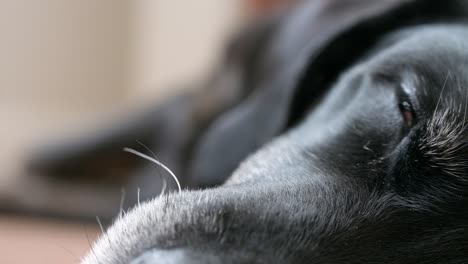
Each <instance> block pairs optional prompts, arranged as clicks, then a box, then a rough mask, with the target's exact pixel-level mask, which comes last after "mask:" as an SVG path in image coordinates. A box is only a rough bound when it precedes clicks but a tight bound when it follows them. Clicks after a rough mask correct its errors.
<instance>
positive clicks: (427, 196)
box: [387, 124, 468, 206]
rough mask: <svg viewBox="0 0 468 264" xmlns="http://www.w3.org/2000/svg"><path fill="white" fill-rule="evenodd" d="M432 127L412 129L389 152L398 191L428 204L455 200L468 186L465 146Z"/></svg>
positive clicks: (390, 177) (425, 125)
mask: <svg viewBox="0 0 468 264" xmlns="http://www.w3.org/2000/svg"><path fill="white" fill-rule="evenodd" d="M433 129H434V128H433V127H430V126H429V125H428V124H424V125H421V126H420V127H419V128H418V129H415V130H413V131H411V132H410V133H409V134H408V136H406V137H405V138H404V139H403V140H402V141H401V143H400V144H399V145H398V147H397V149H396V150H395V151H394V152H393V153H392V155H391V156H390V158H389V160H390V169H389V173H388V175H387V179H388V181H389V182H390V183H391V186H392V187H393V188H394V190H395V191H396V192H397V194H399V195H401V196H402V197H404V198H406V199H407V200H408V201H413V202H416V201H418V202H419V203H421V202H423V203H424V204H426V205H428V206H436V205H437V204H438V203H441V202H442V203H449V202H450V201H451V200H456V199H458V198H459V197H461V196H464V195H466V191H465V190H466V189H467V187H468V186H467V182H466V176H465V175H467V174H468V171H467V167H468V166H467V165H468V164H466V158H465V157H466V154H465V153H463V152H464V149H465V148H463V147H462V146H460V145H457V146H456V147H454V144H457V143H455V142H457V140H459V139H456V138H455V137H447V138H445V137H444V135H443V132H442V131H434V130H433ZM450 142H452V143H451V144H450ZM460 142H463V141H460ZM451 146H452V147H453V148H452V149H450V148H451Z"/></svg>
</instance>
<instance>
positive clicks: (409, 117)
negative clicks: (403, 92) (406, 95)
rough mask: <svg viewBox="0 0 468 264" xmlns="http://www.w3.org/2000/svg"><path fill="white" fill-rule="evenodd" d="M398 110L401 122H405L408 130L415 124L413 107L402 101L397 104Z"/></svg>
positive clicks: (406, 101)
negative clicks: (401, 118)
mask: <svg viewBox="0 0 468 264" xmlns="http://www.w3.org/2000/svg"><path fill="white" fill-rule="evenodd" d="M398 108H399V109H400V112H401V114H402V117H403V121H404V122H405V124H406V126H407V127H408V128H411V127H412V126H413V125H414V122H415V113H414V109H413V106H412V105H411V103H410V102H409V101H408V100H402V101H401V102H400V103H399V104H398Z"/></svg>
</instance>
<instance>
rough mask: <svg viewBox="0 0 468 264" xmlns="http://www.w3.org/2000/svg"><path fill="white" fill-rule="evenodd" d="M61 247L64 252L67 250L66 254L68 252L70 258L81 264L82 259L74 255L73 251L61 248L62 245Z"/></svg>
mask: <svg viewBox="0 0 468 264" xmlns="http://www.w3.org/2000/svg"><path fill="white" fill-rule="evenodd" d="M59 247H60V248H62V249H63V250H65V252H67V253H68V254H69V255H70V256H72V257H73V258H74V259H75V260H77V261H78V262H80V258H79V257H78V256H77V255H76V254H75V253H73V251H71V250H69V249H68V248H66V247H64V246H61V245H59Z"/></svg>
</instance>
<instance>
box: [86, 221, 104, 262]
mask: <svg viewBox="0 0 468 264" xmlns="http://www.w3.org/2000/svg"><path fill="white" fill-rule="evenodd" d="M83 228H84V231H85V236H86V240H87V241H88V245H89V250H90V252H91V254H93V256H94V258H95V259H96V261H98V263H100V261H99V259H98V256H97V255H96V252H94V247H93V245H92V244H91V239H89V234H88V229H87V228H86V225H85V224H83Z"/></svg>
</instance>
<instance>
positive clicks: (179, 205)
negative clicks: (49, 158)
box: [83, 1, 468, 264]
mask: <svg viewBox="0 0 468 264" xmlns="http://www.w3.org/2000/svg"><path fill="white" fill-rule="evenodd" d="M311 2H312V1H311ZM317 2H320V3H322V2H321V1H317ZM331 2H333V1H331ZM338 2H339V1H338ZM338 2H334V4H331V5H330V6H326V5H325V6H326V7H328V8H331V7H332V6H334V5H335V6H334V7H335V8H336V7H337V6H339V5H343V7H342V8H344V9H346V4H338ZM382 2H386V3H387V4H388V3H398V4H396V5H395V6H396V7H395V6H392V4H389V6H386V7H385V8H383V9H379V7H372V8H375V9H372V8H370V9H367V10H368V12H369V13H366V12H363V13H362V14H363V15H362V16H359V19H357V20H356V21H355V23H351V24H352V26H349V27H346V29H347V30H345V31H343V32H341V33H337V34H334V35H333V37H331V38H330V39H334V40H333V41H331V40H330V39H329V40H327V41H325V43H326V45H325V44H324V46H323V49H322V53H320V55H317V54H315V55H314V53H313V52H312V54H313V56H312V55H311V56H306V57H305V58H306V59H307V60H304V57H302V59H301V57H300V58H299V60H298V61H295V62H294V63H295V64H294V63H293V64H290V65H287V67H286V68H284V67H282V66H284V65H283V63H284V61H281V60H279V61H276V62H277V63H279V64H281V65H276V64H274V65H272V68H275V67H276V68H278V69H289V70H288V71H286V72H285V76H284V75H283V77H284V78H283V79H281V78H279V79H277V80H278V82H277V83H276V84H275V85H277V86H278V85H286V86H283V87H282V88H278V89H267V88H268V87H267V88H263V89H261V88H258V89H257V90H255V91H254V92H253V95H252V96H251V97H249V99H248V100H247V101H246V102H245V103H243V104H241V106H239V107H235V108H233V110H232V111H228V112H226V113H225V114H223V115H221V116H222V117H224V118H222V119H221V120H220V122H221V123H215V124H213V125H212V127H211V129H209V132H207V134H206V135H207V136H206V137H205V139H206V140H207V141H201V142H202V143H201V144H202V146H201V147H200V149H199V153H201V154H200V155H198V156H197V160H199V161H200V160H206V158H207V157H208V158H212V159H213V162H216V160H219V159H222V158H226V156H227V159H229V157H231V158H232V159H233V160H237V159H238V158H240V157H243V158H244V159H245V161H243V162H242V164H241V165H240V166H239V167H238V168H237V169H236V170H235V172H234V173H233V174H232V175H231V177H229V179H228V180H227V181H226V182H225V183H224V184H223V185H222V186H219V187H216V188H212V189H205V190H185V191H182V192H181V193H171V194H167V195H163V196H160V197H157V198H155V199H152V200H150V201H149V202H147V203H143V204H141V205H140V206H136V207H135V208H134V209H132V210H131V211H130V212H128V213H127V214H126V215H125V216H123V217H121V218H119V219H118V220H117V221H116V222H115V223H114V225H113V226H112V227H110V229H109V230H108V231H107V232H106V234H104V235H103V236H102V237H101V238H100V239H99V241H98V242H97V244H96V245H95V246H94V247H93V250H92V251H91V252H90V253H89V255H88V256H87V257H86V258H85V259H84V260H83V263H84V264H126V263H132V264H145V263H146V264H149V263H213V264H215V263H233V264H234V263H295V264H299V263H323V264H330V263H337V264H338V263H347V264H358V263H366V264H369V263H396V264H409V263H423V264H442V263H444V264H461V263H468V253H467V252H468V239H467V238H468V233H467V231H468V222H467V219H468V186H467V180H468V154H467V153H468V143H467V142H468V141H467V138H468V126H467V122H468V121H467V116H466V113H467V110H468V109H467V98H468V90H467V87H468V74H467V73H468V27H466V25H465V24H464V22H463V20H462V19H461V18H457V15H456V14H458V13H459V12H462V11H463V9H462V7H463V5H462V4H460V3H459V2H457V1H453V2H450V3H443V4H441V5H438V4H437V3H438V1H421V2H420V1H401V2H399V1H382ZM439 3H440V2H439ZM316 5H318V4H314V5H312V4H310V3H309V4H306V5H305V7H307V8H311V10H312V11H314V12H318V15H317V13H316V15H314V16H313V17H314V18H316V17H317V16H319V17H320V16H322V19H324V16H325V15H323V14H326V12H325V11H324V10H326V8H325V9H323V6H322V7H321V8H322V9H321V8H319V7H317V6H316ZM418 5H419V6H420V7H424V8H423V9H418V13H415V12H413V11H414V9H413V8H414V7H415V6H418ZM389 7H391V8H389ZM439 7H440V9H438V8H439ZM455 7H456V8H455ZM353 8H354V7H353ZM364 9H365V8H364ZM364 9H363V10H364ZM317 10H318V11H317ZM369 10H373V11H372V12H371V11H369ZM376 10H381V11H382V12H380V11H379V12H377V11H376ZM434 10H437V12H433V11H434ZM453 10H455V11H453ZM309 11H310V10H309ZM304 12H306V11H304V10H299V11H296V12H292V13H291V14H290V16H293V17H295V18H297V17H301V16H302V15H304ZM321 12H322V13H321ZM395 12H397V13H398V14H400V15H401V16H399V17H398V21H394V20H392V19H390V20H389V16H388V15H389V14H390V15H394V14H395ZM312 13H313V12H312ZM434 13H435V14H437V15H434ZM370 14H373V15H374V16H372V15H370ZM424 14H426V15H427V16H426V17H425V15H424ZM443 14H446V15H447V16H448V17H450V18H451V19H452V18H453V19H454V20H456V22H451V23H445V22H440V21H439V20H440V17H442V16H443ZM309 16H311V14H310V13H309V14H308V15H305V17H306V18H307V17H309ZM390 17H392V16H390ZM302 18H303V17H302ZM415 18H417V19H415ZM423 18H424V19H423ZM455 18H457V19H455ZM312 20H313V19H312ZM299 21H304V20H303V19H300V20H299ZM415 21H417V23H416V22H415ZM348 22H349V21H348ZM282 23H283V25H291V24H288V23H286V22H282ZM405 23H406V24H405ZM280 24H281V23H280ZM293 25H294V27H293V28H294V29H295V30H297V29H298V27H299V29H300V30H303V29H304V28H301V27H300V26H298V24H293ZM348 25H349V24H348ZM375 26H378V27H377V28H378V29H380V30H377V28H375ZM283 30H286V31H287V30H289V29H287V27H286V26H285V27H283ZM366 30H370V31H371V32H375V33H376V34H375V35H372V37H366V38H365V39H366V40H367V42H366V41H364V42H359V44H356V42H357V41H361V40H362V38H363V37H362V36H361V35H359V34H362V32H366ZM373 30H374V31H373ZM280 31H281V30H280ZM287 32H288V31H287ZM296 33H297V32H296ZM299 33H300V31H299ZM377 33H378V34H377ZM278 34H279V36H281V38H280V39H282V38H285V36H289V37H291V35H287V34H286V35H282V34H280V33H278ZM370 38H371V39H372V40H369V39H370ZM293 39H294V38H293ZM286 40H291V38H287V39H286ZM296 40H297V39H296ZM338 40H339V43H338V44H336V41H338ZM272 41H273V40H272ZM283 41H284V39H283ZM275 43H277V42H274V41H273V44H272V45H273V46H274V44H275ZM315 43H316V42H315ZM344 44H348V45H349V46H347V50H351V49H353V46H352V45H351V44H356V50H355V51H354V52H351V51H350V53H352V56H351V55H346V56H345V57H339V58H337V57H333V58H327V59H325V58H326V57H321V58H319V57H320V56H323V54H332V51H334V50H342V47H343V45H344ZM305 46H307V45H305ZM306 50H307V48H306ZM277 52H279V53H280V54H283V55H284V53H283V52H284V51H277ZM347 52H348V51H347ZM299 54H303V53H299ZM306 54H309V55H310V50H309V52H308V53H307V52H306ZM340 59H343V60H344V61H342V62H343V63H340V64H339V65H337V64H328V65H327V62H329V63H330V62H341V60H340ZM317 65H320V66H323V67H325V68H333V72H327V73H323V75H314V74H317ZM319 68H321V67H319ZM270 77H271V78H275V77H277V76H270ZM320 78H322V79H321V80H320V81H318V80H317V79H320ZM283 81H284V82H283ZM263 84H264V83H263ZM288 84H289V86H288ZM314 85H317V87H315V86H314ZM322 86H323V87H322ZM278 87H279V86H278ZM319 91H320V92H319ZM276 92H278V93H279V95H280V97H278V94H276ZM265 94H266V95H265ZM298 96H299V97H298ZM311 97H312V98H315V100H312V99H311ZM256 100H260V101H261V103H259V102H257V101H256ZM283 100H286V101H288V102H290V104H288V103H285V101H283ZM254 102H255V103H254ZM259 105H260V106H264V107H265V109H263V108H262V107H259V108H258V106H259ZM272 105H273V108H272ZM275 107H276V108H278V109H276V108H275ZM272 109H275V110H272ZM265 110H268V111H270V110H271V112H265ZM259 111H260V112H259ZM247 113H248V114H247ZM233 117H237V119H236V118H234V119H232V118H233ZM253 117H255V118H258V117H261V118H266V119H268V120H264V119H255V118H253ZM252 118H253V119H252ZM252 120H257V122H258V123H259V124H262V125H263V126H264V127H262V128H261V129H259V130H258V131H256V130H255V129H253V128H257V127H258V126H256V125H252V126H247V125H246V126H245V130H236V128H238V126H237V125H239V124H244V125H245V124H251V123H249V122H250V121H252ZM270 121H271V122H270ZM273 121H275V122H273ZM280 124H281V125H280ZM241 127H242V126H241ZM242 129H243V128H242ZM210 131H211V132H210ZM219 131H228V132H226V134H224V133H216V132H219ZM237 133H238V134H237ZM267 134H268V135H267ZM273 134H276V135H278V136H277V137H275V138H274V139H273V140H271V141H270V142H268V143H267V144H266V145H264V146H263V147H260V145H262V144H263V143H264V142H267V141H269V140H270V136H271V135H273ZM230 135H233V137H232V138H230ZM222 136H225V137H227V138H228V140H233V139H236V138H239V140H241V141H242V140H244V141H242V142H243V143H239V144H240V146H232V144H231V146H232V148H225V149H222V152H220V151H221V150H220V149H219V146H225V145H223V142H225V141H220V140H221V139H220V138H221V137H222ZM213 138H216V139H215V140H214V141H208V140H209V139H213ZM248 140H251V141H250V142H249V144H247V143H246V142H245V141H248ZM241 141H235V143H234V144H237V143H238V142H241ZM203 142H205V143H203ZM244 143H245V145H243V144H244ZM216 146H218V148H216V149H214V148H215V147H216ZM244 146H248V147H245V148H244ZM253 149H258V150H256V151H255V153H254V154H251V155H249V157H248V158H245V155H247V154H250V153H253ZM231 151H232V152H233V153H234V154H232V153H231V154H232V155H231V154H230V152H231ZM220 153H222V154H223V155H219V154H220ZM240 153H244V154H242V155H241V154H240ZM214 154H218V155H219V156H217V157H214ZM224 154H226V156H225V155H224ZM222 164H224V163H222V162H221V163H220V165H222ZM229 164H230V165H232V164H236V162H233V163H229ZM197 166H199V167H198V168H197V169H195V170H194V171H205V170H207V169H208V167H203V166H206V164H205V163H198V165H197ZM216 168H217V167H216V166H214V168H213V167H211V171H210V175H211V174H214V173H223V172H224V171H225V169H220V170H216ZM219 177H221V178H223V177H225V175H221V176H219Z"/></svg>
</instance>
